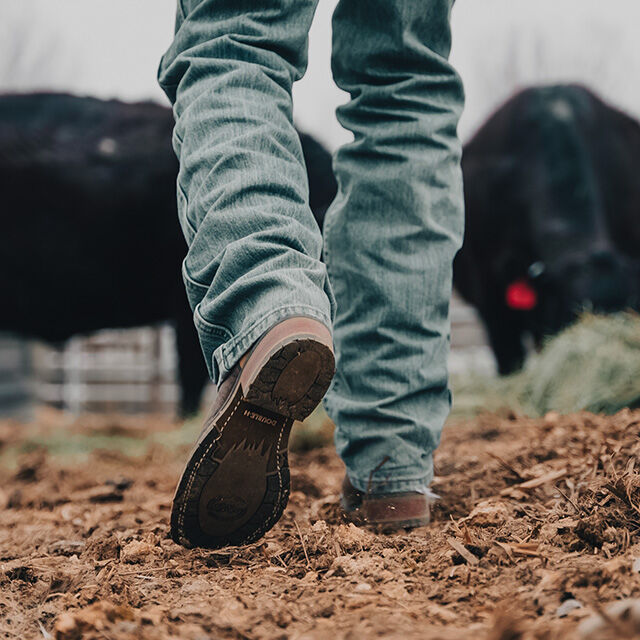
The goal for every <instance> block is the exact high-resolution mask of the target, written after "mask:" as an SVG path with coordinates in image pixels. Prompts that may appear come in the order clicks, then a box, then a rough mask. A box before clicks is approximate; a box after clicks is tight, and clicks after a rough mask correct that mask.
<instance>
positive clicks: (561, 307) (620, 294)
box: [505, 246, 637, 337]
mask: <svg viewBox="0 0 640 640" xmlns="http://www.w3.org/2000/svg"><path fill="white" fill-rule="evenodd" d="M577 249H578V250H576V249H575V248H572V247H571V246H567V247H566V250H565V251H563V252H560V253H558V254H557V255H555V256H554V257H553V258H550V257H549V255H548V254H547V260H544V261H543V260H537V261H535V262H533V263H531V265H530V266H529V269H528V270H527V272H526V273H524V274H522V276H520V277H518V278H516V279H514V280H513V281H511V282H510V283H508V284H507V286H506V288H505V304H506V305H507V306H508V307H509V308H510V309H512V310H515V311H520V312H527V316H528V317H529V321H528V322H527V324H528V325H529V327H530V329H531V331H532V333H533V334H534V335H535V336H537V337H542V336H543V335H546V334H553V333H556V332H558V331H559V330H561V329H563V328H564V327H566V326H567V325H569V324H570V323H571V322H573V321H574V320H575V319H576V317H577V316H578V315H579V314H580V313H581V312H583V311H594V312H601V313H609V312H614V311H620V310H622V309H625V308H626V307H629V306H632V305H634V304H635V303H636V297H637V290H636V288H635V287H634V282H635V279H634V273H635V270H634V267H633V265H632V264H630V261H629V260H627V259H626V258H624V257H623V256H621V255H620V254H619V253H617V252H616V251H615V250H613V249H610V248H608V247H591V248H588V249H586V248H585V247H584V246H582V247H578V248H577ZM636 269H637V268H636Z"/></svg>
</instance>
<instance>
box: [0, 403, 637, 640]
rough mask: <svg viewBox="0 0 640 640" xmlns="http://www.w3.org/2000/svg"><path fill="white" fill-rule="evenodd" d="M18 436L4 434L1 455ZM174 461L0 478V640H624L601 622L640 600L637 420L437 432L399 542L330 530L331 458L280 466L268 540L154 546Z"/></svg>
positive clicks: (338, 469) (177, 459)
mask: <svg viewBox="0 0 640 640" xmlns="http://www.w3.org/2000/svg"><path fill="white" fill-rule="evenodd" d="M89 422H90V421H89ZM89 422H88V423H87V428H94V427H95V424H93V423H91V424H89ZM154 425H155V426H154ZM112 426H113V425H112ZM115 426H116V427H117V424H116V425H115ZM80 427H82V425H80ZM65 428H66V427H65ZM128 428H129V426H127V425H125V427H123V430H124V431H125V432H126V431H127V429H128ZM136 428H137V429H138V431H137V436H139V437H141V438H144V437H145V430H149V431H153V429H155V428H160V427H158V426H157V424H156V423H153V422H152V421H149V420H148V421H147V422H146V425H143V426H142V427H139V428H138V427H136ZM162 428H168V427H167V426H166V425H165V426H163V427H162ZM77 430H78V425H77V424H76V425H74V427H73V428H71V429H69V434H68V437H69V439H70V441H72V439H73V437H74V433H76V432H77ZM116 432H117V429H116ZM27 433H28V429H23V428H22V427H16V426H15V425H11V424H4V425H0V442H3V443H4V449H5V451H7V450H8V448H11V447H13V449H11V450H15V447H19V445H20V440H21V438H23V437H26V436H24V435H23V434H27ZM186 452H187V447H186V446H183V447H180V448H177V449H173V450H172V449H171V448H167V447H166V446H160V445H158V444H153V445H151V446H150V448H149V449H148V450H147V451H146V453H144V455H142V456H140V455H137V456H135V457H131V456H128V455H126V454H125V453H122V452H117V451H113V450H111V451H109V450H105V449H101V450H96V451H94V452H92V453H91V454H90V456H89V457H88V458H87V459H85V460H83V461H78V460H73V459H71V460H70V459H63V458H60V457H58V456H57V455H52V454H50V453H46V452H43V451H40V450H37V449H36V450H34V451H30V452H28V453H23V454H21V456H20V458H19V459H18V463H17V465H14V466H13V467H12V466H7V465H6V464H5V466H3V467H2V468H0V637H2V638H20V639H25V640H26V639H31V638H39V639H41V640H42V639H43V638H51V637H53V638H56V639H57V640H76V639H79V638H83V639H90V640H105V639H107V640H111V639H117V640H133V639H149V640H151V639H153V640H166V639H169V638H173V639H178V638H180V639H186V640H205V639H207V638H249V639H262V638H265V639H266V638H273V639H275V638H300V639H303V638H304V639H316V638H318V639H320V638H332V639H336V640H337V639H340V638H353V639H356V638H374V637H383V638H402V639H403V640H409V639H413V638H420V639H427V640H429V639H432V640H433V639H436V638H440V639H443V640H447V639H453V638H456V639H457V638H479V639H486V640H517V639H518V638H521V639H523V640H525V639H533V638H537V639H540V640H542V639H546V640H554V639H560V638H563V639H564V638H587V637H589V638H601V639H604V638H623V637H638V636H637V635H635V634H636V633H637V629H634V628H633V620H632V619H631V618H632V617H633V616H631V614H629V613H627V614H626V616H625V615H624V614H623V615H621V616H617V617H616V616H615V615H614V614H613V613H607V609H606V606H607V604H608V603H610V602H611V601H614V600H619V599H623V598H630V597H638V596H640V560H638V558H640V538H639V531H640V507H639V505H640V475H639V471H640V469H639V467H640V462H639V460H638V455H639V453H640V412H639V411H636V412H631V411H623V412H621V413H619V414H617V415H616V416H613V417H610V418H606V417H601V416H594V415H590V414H577V415H570V416H559V415H554V414H549V415H548V416H546V418H544V419H541V420H529V419H526V418H520V417H517V416H488V415H487V416H483V417H481V418H478V419H475V420H473V421H470V422H467V423H464V424H458V425H453V426H450V427H449V428H448V429H447V430H446V432H445V436H444V438H443V442H442V445H441V447H440V449H439V450H438V453H437V457H436V467H437V478H436V480H435V482H434V485H433V488H434V490H435V491H436V492H437V493H438V494H439V495H440V496H441V499H440V500H439V501H438V502H437V504H436V505H435V507H434V509H433V522H432V524H431V525H429V526H428V527H424V528H420V529H416V530H413V531H409V532H402V533H399V534H394V535H384V534H380V533H377V532H374V531H370V530H367V529H363V528H357V527H355V526H354V525H353V524H351V523H349V522H348V521H347V520H346V519H345V518H344V517H343V515H342V513H341V511H340V507H339V498H338V488H339V485H340V481H341V478H342V474H343V467H342V465H341V463H340V462H339V460H338V459H337V457H336V456H335V454H334V453H333V452H332V450H331V449H330V448H325V449H319V450H314V451H310V452H306V453H298V454H294V455H292V477H293V482H292V485H293V492H292V495H291V501H290V505H289V508H288V509H287V511H286V512H285V514H284V517H283V518H282V520H281V521H280V523H279V524H278V525H277V526H276V527H275V528H274V529H273V530H272V531H271V532H270V533H269V534H268V535H267V536H266V537H265V538H264V539H263V540H262V541H260V542H259V543H255V544H253V545H251V546H247V547H244V548H226V549H222V550H219V551H203V550H186V549H183V548H181V547H179V546H178V545H176V544H174V543H173V542H172V541H170V540H169V539H168V537H167V536H168V524H167V523H168V519H169V512H170V505H171V497H172V492H173V489H174V486H175V483H176V480H177V477H178V474H179V472H180V470H181V465H182V461H183V459H184V456H185V455H186ZM5 458H6V456H5ZM9 458H11V456H9ZM5 462H6V460H5ZM572 601H574V602H572ZM594 615H595V616H596V617H595V618H593V619H592V620H590V621H589V622H588V623H585V620H586V619H587V618H589V617H590V616H594ZM580 623H582V624H583V625H585V624H591V625H592V631H591V635H588V633H587V631H581V632H578V631H577V628H578V626H579V624H580ZM583 628H584V627H583Z"/></svg>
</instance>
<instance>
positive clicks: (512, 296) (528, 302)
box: [505, 278, 538, 311]
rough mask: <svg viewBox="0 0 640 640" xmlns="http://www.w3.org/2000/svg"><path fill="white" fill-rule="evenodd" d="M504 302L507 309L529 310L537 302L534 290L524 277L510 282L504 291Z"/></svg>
mask: <svg viewBox="0 0 640 640" xmlns="http://www.w3.org/2000/svg"><path fill="white" fill-rule="evenodd" d="M505 302H506V303H507V306H508V307H509V309H515V310H516V311H531V310H532V309H534V308H535V307H536V305H537V304H538V294H537V293H536V290H535V289H534V288H533V287H532V286H531V285H530V284H529V283H528V282H527V280H525V279H524V278H522V279H520V280H516V281H515V282H512V283H511V284H510V285H509V286H508V287H507V290H506V292H505Z"/></svg>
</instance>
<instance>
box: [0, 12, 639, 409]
mask: <svg viewBox="0 0 640 640" xmlns="http://www.w3.org/2000/svg"><path fill="white" fill-rule="evenodd" d="M334 6H335V2H334V0H320V3H319V8H318V12H317V15H316V19H315V22H314V25H313V28H312V32H311V37H310V60H309V69H308V73H307V75H306V76H305V78H304V79H303V80H301V81H300V82H299V83H297V85H296V86H295V90H294V112H295V119H296V123H297V126H298V127H299V129H300V130H301V131H303V132H306V133H309V134H311V135H312V136H313V137H314V138H315V139H316V140H317V141H319V142H320V143H321V144H322V145H324V146H325V147H326V148H327V149H328V150H330V151H331V150H333V149H335V148H336V147H337V146H338V145H339V144H341V143H342V142H345V141H347V140H349V134H348V132H346V131H344V130H343V129H342V128H341V127H340V125H339V124H338V123H337V121H336V119H335V115H334V111H335V108H336V106H337V105H339V104H341V103H342V102H344V101H345V99H346V96H345V94H343V93H342V92H341V91H339V90H338V89H337V87H335V85H334V84H333V82H332V79H331V74H330V65H329V55H330V21H331V13H332V10H333V8H334ZM174 11H175V0H90V1H87V0H56V2H55V3H54V2H50V0H21V1H20V2H13V3H6V2H5V3H2V6H0V93H10V92H20V93H28V92H33V91H51V92H65V93H66V92H68V93H72V94H77V95H81V96H93V97H97V98H101V99H111V98H117V99H120V100H123V101H127V102H135V101H147V100H151V101H154V102H158V103H160V104H163V105H164V104H166V100H165V98H164V95H163V94H162V92H161V91H160V89H159V87H158V86H157V83H156V68H157V65H158V61H159V58H160V56H161V55H162V53H163V52H164V50H165V49H166V47H167V46H168V44H169V42H170V40H171V37H172V29H173V21H174ZM638 24H640V4H639V3H638V2H637V0H610V2H607V3H603V2H601V1H600V0H536V1H535V2H531V1H527V0H482V2H477V0H457V2H456V5H455V8H454V12H453V41H454V45H453V53H452V60H453V62H454V64H455V66H456V67H457V69H458V70H459V72H460V73H461V75H462V78H463V80H464V84H465V87H466V94H467V105H466V109H465V112H464V116H463V118H462V121H461V123H460V135H461V137H462V140H463V142H465V143H466V142H468V141H470V140H471V138H472V136H473V135H474V134H475V133H476V132H477V131H478V130H479V129H480V128H481V127H482V125H483V124H484V123H485V122H486V121H487V118H488V117H489V116H490V115H491V114H492V113H493V112H494V111H495V110H496V109H497V108H498V107H499V106H500V105H502V104H503V103H504V102H505V101H506V100H507V99H509V98H510V97H511V96H513V95H514V94H515V93H517V92H518V91H520V90H522V89H526V88H529V87H534V86H540V85H551V84H556V85H557V84H564V83H571V84H575V83H579V84H581V85H584V86H585V87H588V88H589V89H591V90H592V91H593V92H594V93H595V94H597V95H598V96H600V97H601V98H602V99H603V100H604V101H605V102H606V103H608V104H609V105H611V106H612V107H615V108H617V109H620V110H622V111H623V112H625V113H626V114H629V115H630V116H632V117H634V118H636V119H637V118H640V84H639V83H638V82H637V78H638V77H640V45H639V43H638V39H637V25H638ZM103 150H104V151H105V153H106V152H108V151H109V143H107V144H106V146H104V149H103ZM1 153H2V152H1V151H0V154H1ZM636 210H638V211H640V203H637V206H636ZM20 215H25V214H24V213H21V212H19V211H8V210H6V209H5V210H4V211H3V212H1V213H0V219H2V218H5V217H7V216H20ZM34 231H35V230H34ZM0 233H1V232H0ZM68 257H69V256H66V257H61V259H66V258H68ZM6 276H7V274H4V276H3V277H6ZM4 304H6V301H3V302H2V303H0V314H2V313H3V311H2V310H1V309H2V306H1V305H4ZM627 306H628V305H627V303H626V302H625V303H624V304H621V305H620V307H621V308H620V309H619V310H623V309H624V308H626V307H627ZM451 313H452V353H451V369H452V371H453V373H454V376H456V377H460V376H463V377H464V380H463V381H462V382H459V383H458V386H459V388H460V390H461V391H460V394H461V396H460V397H461V398H462V404H464V402H468V403H469V406H471V405H474V403H475V404H477V403H478V400H477V397H480V398H481V400H480V402H481V403H484V404H485V405H488V403H489V401H488V400H487V395H486V394H487V389H486V388H485V386H483V387H482V389H481V391H478V386H477V384H476V382H474V381H473V380H476V379H475V378H473V375H477V376H479V377H480V378H481V379H482V380H483V384H484V383H485V382H486V380H487V379H489V378H491V376H494V375H495V373H496V366H495V359H494V355H493V353H492V348H491V347H490V345H489V342H488V339H487V336H486V332H485V329H484V328H483V322H482V321H481V320H480V319H479V318H478V313H477V311H476V310H475V309H474V307H473V306H472V305H469V304H467V303H465V302H463V300H462V298H461V296H459V295H457V294H456V295H455V296H454V304H453V305H452V312H451ZM625 322H627V320H625ZM626 326H627V325H626V324H625V327H626ZM625 330H627V329H625ZM598 331H600V329H599V328H598ZM606 331H608V329H607V330H605V333H606ZM615 331H617V330H614V332H615ZM634 331H635V333H634ZM616 335H617V334H616ZM631 335H632V338H630V339H631V340H633V339H636V338H633V336H636V337H637V325H634V326H633V330H632V332H631ZM580 339H581V340H584V337H583V336H582V337H581V338H580ZM605 342H609V343H610V342H611V340H609V339H608V338H607V339H605ZM537 346H540V345H537ZM530 347H531V345H530ZM568 348H573V347H568ZM530 350H531V349H530ZM634 362H637V358H636V360H634ZM177 366H178V365H177V356H176V338H175V334H174V331H173V328H172V326H170V324H168V323H159V324H155V325H154V326H149V327H139V328H131V329H116V330H109V329H105V330H102V331H99V332H97V333H92V334H91V335H90V336H84V335H81V336H77V337H73V338H71V339H70V340H68V341H63V342H58V343H56V344H51V342H50V341H49V342H48V343H46V342H44V341H37V340H32V339H28V340H27V339H24V338H21V337H19V336H17V335H16V334H15V332H11V333H10V332H4V333H2V335H1V337H0V415H3V416H17V417H20V418H28V417H29V416H31V415H33V411H34V408H35V407H37V406H41V405H47V406H51V407H56V408H59V409H64V410H66V411H69V412H71V413H73V414H80V413H84V412H124V413H137V412H144V413H149V412H151V413H163V414H175V413H177V412H178V405H179V400H180V393H181V392H180V385H179V384H178V382H177V376H178V372H177ZM634 366H635V365H634ZM474 372H475V374H474ZM544 375H547V374H546V373H545V374H544ZM500 384H502V383H500ZM636 391H637V388H635V389H631V391H630V392H629V393H630V395H629V394H627V396H625V398H627V397H630V398H632V400H633V398H634V397H637V396H634V395H633V394H634V393H635V392H636ZM465 393H467V395H464V394H465ZM478 393H480V396H477V394H478ZM517 393H519V394H522V393H523V391H522V389H521V388H519V390H518V391H517ZM526 393H527V394H528V395H531V391H530V390H529V391H528V392H526ZM474 394H475V395H474ZM493 394H494V395H498V396H504V387H502V386H499V385H498V386H495V385H494V386H493ZM638 395H640V394H638ZM469 398H472V399H471V400H469ZM632 400H629V402H631V401H632ZM626 401H627V400H625V402H626ZM583 405H584V403H583ZM474 406H475V405H474ZM587 406H589V405H588V404H587ZM545 408H546V409H548V408H549V407H548V406H547V405H545ZM578 408H580V407H578Z"/></svg>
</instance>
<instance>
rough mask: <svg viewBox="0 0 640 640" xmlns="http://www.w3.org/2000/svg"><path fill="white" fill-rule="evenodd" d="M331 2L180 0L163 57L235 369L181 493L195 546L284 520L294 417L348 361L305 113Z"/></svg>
mask: <svg viewBox="0 0 640 640" xmlns="http://www.w3.org/2000/svg"><path fill="white" fill-rule="evenodd" d="M316 2H317V0H180V1H179V10H178V23H177V31H176V37H175V40H174V43H173V45H172V46H171V48H170V49H169V50H168V52H167V53H166V54H165V56H164V58H163V60H162V63H161V67H160V81H161V84H162V86H163V88H164V89H165V91H166V92H167V95H168V96H169V98H170V99H171V100H172V102H173V103H174V113H175V116H176V127H175V132H174V146H175V149H176V152H177V154H178V158H179V160H180V173H179V176H178V209H179V215H180V221H181V224H182V228H183V231H184V233H185V236H186V238H187V243H188V245H189V250H188V254H187V257H186V259H185V261H184V265H183V275H184V279H185V283H186V287H187V292H188V295H189V300H190V303H191V305H192V307H193V310H194V317H195V322H196V327H197V329H198V333H199V337H200V342H201V346H202V350H203V352H204V355H205V359H206V362H207V366H208V367H209V372H210V374H211V375H212V377H213V378H214V380H215V381H216V382H219V383H221V384H220V386H219V388H218V395H217V397H216V400H215V402H214V404H213V406H212V407H211V409H210V410H209V414H208V416H207V418H206V419H205V423H204V428H203V430H202V433H201V434H200V437H199V438H198V441H197V443H196V445H195V447H194V449H193V450H192V452H191V454H190V455H189V458H188V460H187V463H186V465H185V468H184V470H183V472H182V476H181V478H180V480H179V482H178V487H177V489H176V493H175V496H174V499H173V506H172V511H171V535H172V537H173V539H174V540H175V541H176V542H179V543H180V544H184V545H185V546H205V547H214V548H215V547H220V546H224V545H227V544H243V543H246V542H251V541H253V540H256V539H257V538H259V537H260V536H261V535H262V534H263V533H264V532H265V531H266V530H268V529H269V528H270V527H271V526H273V524H274V523H275V522H277V520H278V518H279V517H280V515H281V514H282V511H283V510H284V508H285V506H286V504H287V499H288V495H289V470H288V464H287V442H288V437H289V432H290V429H291V425H292V424H293V421H294V419H297V420H302V419H304V418H305V417H306V416H307V415H309V413H310V412H311V411H312V410H313V409H314V408H315V406H316V405H317V404H318V403H319V402H320V400H321V398H322V396H323V395H324V393H325V392H326V390H327V388H328V386H329V383H330V381H331V378H332V376H333V371H334V357H333V347H332V338H331V333H330V329H329V328H330V326H331V314H332V294H331V290H330V287H329V282H328V279H327V273H326V268H325V266H324V264H323V263H322V262H320V253H321V245H322V237H321V234H320V230H319V228H318V225H317V224H316V222H315V220H314V218H313V215H312V213H311V210H310V208H309V189H308V182H307V175H306V170H305V165H304V160H303V155H302V149H301V145H300V140H299V138H298V135H297V133H296V130H295V129H294V127H293V122H292V114H291V85H292V83H293V81H294V80H295V79H297V78H299V77H300V76H301V75H302V73H303V71H304V68H305V65H306V49H307V34H308V30H309V27H310V24H311V19H312V17H313V12H314V9H315V5H316ZM159 259H162V257H161V256H159Z"/></svg>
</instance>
